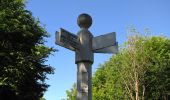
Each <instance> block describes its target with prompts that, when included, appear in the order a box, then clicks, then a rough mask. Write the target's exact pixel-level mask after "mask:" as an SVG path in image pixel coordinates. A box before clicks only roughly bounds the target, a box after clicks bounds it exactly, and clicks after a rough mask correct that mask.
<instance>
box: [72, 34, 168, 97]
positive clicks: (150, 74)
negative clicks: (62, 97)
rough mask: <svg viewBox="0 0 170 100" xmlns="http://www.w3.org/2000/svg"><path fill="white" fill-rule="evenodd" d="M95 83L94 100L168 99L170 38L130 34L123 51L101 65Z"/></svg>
mask: <svg viewBox="0 0 170 100" xmlns="http://www.w3.org/2000/svg"><path fill="white" fill-rule="evenodd" d="M92 82H93V83H92V86H93V87H92V89H93V100H168V98H170V84H169V83H170V39H168V38H166V37H163V36H141V35H139V34H133V35H131V36H129V37H128V41H127V42H126V43H125V46H124V47H123V48H122V49H121V50H120V52H119V53H118V54H117V55H113V57H112V58H111V59H110V60H109V61H108V62H106V63H105V64H103V65H100V66H99V68H98V69H97V71H96V73H95V74H94V76H93V79H92ZM72 91H73V90H72ZM71 95H73V94H71ZM75 95H76V94H74V96H75Z"/></svg>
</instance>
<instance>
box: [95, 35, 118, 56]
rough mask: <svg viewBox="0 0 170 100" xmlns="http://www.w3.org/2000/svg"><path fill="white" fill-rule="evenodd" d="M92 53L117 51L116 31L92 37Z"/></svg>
mask: <svg viewBox="0 0 170 100" xmlns="http://www.w3.org/2000/svg"><path fill="white" fill-rule="evenodd" d="M92 48H93V52H94V53H115V52H117V51H118V47H117V43H116V33H115V32H112V33H109V34H106V35H101V36H97V37H94V38H93V40H92Z"/></svg>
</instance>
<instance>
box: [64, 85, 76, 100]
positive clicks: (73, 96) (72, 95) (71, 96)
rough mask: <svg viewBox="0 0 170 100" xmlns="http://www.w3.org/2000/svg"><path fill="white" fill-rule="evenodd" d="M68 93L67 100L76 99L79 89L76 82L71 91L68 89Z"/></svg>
mask: <svg viewBox="0 0 170 100" xmlns="http://www.w3.org/2000/svg"><path fill="white" fill-rule="evenodd" d="M66 94H67V99H66V100H76V94H77V90H76V84H75V83H74V84H73V87H72V89H71V90H70V91H69V90H67V91H66Z"/></svg>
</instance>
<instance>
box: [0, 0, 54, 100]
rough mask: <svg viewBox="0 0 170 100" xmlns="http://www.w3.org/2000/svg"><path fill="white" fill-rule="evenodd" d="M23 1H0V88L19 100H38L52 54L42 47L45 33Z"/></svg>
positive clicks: (49, 70)
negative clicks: (6, 89)
mask: <svg viewBox="0 0 170 100" xmlns="http://www.w3.org/2000/svg"><path fill="white" fill-rule="evenodd" d="M24 8H25V5H24V0H0V86H2V87H3V86H8V87H9V88H10V89H11V90H12V91H15V94H16V95H17V96H18V97H19V98H21V99H22V100H38V99H39V98H40V97H42V96H43V94H44V92H45V91H46V90H47V87H48V86H49V85H47V84H46V83H45V79H47V77H46V74H52V73H53V68H52V67H51V66H49V65H45V64H44V63H45V61H46V58H47V57H48V56H49V55H50V54H51V52H53V51H54V49H53V48H48V47H46V46H45V45H44V42H45V41H44V39H43V38H44V37H48V33H47V32H46V31H45V30H44V28H43V27H41V26H40V22H39V21H38V20H37V19H35V18H34V17H32V14H31V12H30V11H28V10H25V9H24Z"/></svg>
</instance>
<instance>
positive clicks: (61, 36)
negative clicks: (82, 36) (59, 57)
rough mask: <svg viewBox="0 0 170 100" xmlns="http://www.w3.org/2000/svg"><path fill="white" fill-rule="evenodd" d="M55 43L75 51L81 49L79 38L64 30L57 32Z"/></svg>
mask: <svg viewBox="0 0 170 100" xmlns="http://www.w3.org/2000/svg"><path fill="white" fill-rule="evenodd" d="M55 43H56V44H58V45H60V46H62V47H65V48H67V49H70V50H73V51H75V50H76V49H78V48H79V42H78V37H77V36H76V35H74V34H72V33H70V32H68V31H66V30H64V29H62V28H61V29H60V31H59V32H56V42H55Z"/></svg>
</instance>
